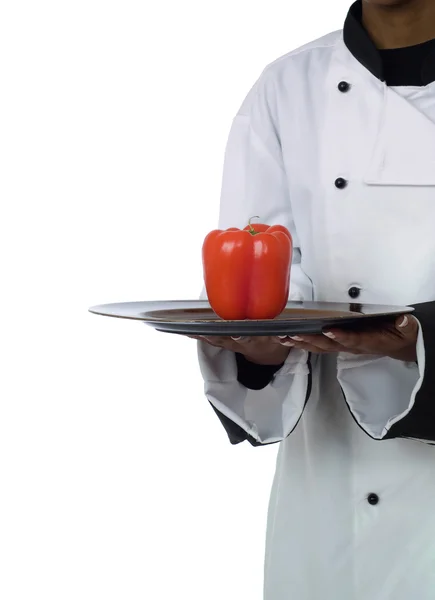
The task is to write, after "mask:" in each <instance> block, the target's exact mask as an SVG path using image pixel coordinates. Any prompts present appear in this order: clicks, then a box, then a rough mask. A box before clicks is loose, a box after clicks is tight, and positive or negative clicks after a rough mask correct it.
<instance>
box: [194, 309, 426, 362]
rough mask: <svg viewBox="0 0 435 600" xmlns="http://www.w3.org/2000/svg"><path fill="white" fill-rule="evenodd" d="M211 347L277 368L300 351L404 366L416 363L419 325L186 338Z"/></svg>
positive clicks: (406, 321) (404, 319) (407, 319)
mask: <svg viewBox="0 0 435 600" xmlns="http://www.w3.org/2000/svg"><path fill="white" fill-rule="evenodd" d="M189 337H193V338H194V339H199V340H202V341H205V342H207V343H208V344H210V345H212V346H216V347H218V348H223V349H225V350H230V351H232V352H239V353H240V354H243V355H244V356H245V357H246V358H247V359H248V360H249V361H250V362H253V363H256V364H262V365H279V364H281V363H283V362H284V361H285V360H286V358H287V357H288V355H289V352H290V350H291V348H301V349H303V350H308V351H309V352H313V353H314V354H337V353H339V352H347V353H350V354H370V355H376V356H386V357H389V358H394V359H396V360H401V361H404V362H415V361H416V360H417V350H416V346H417V337H418V322H417V320H416V319H415V318H414V317H412V316H410V315H407V316H401V317H399V318H398V319H396V321H395V322H394V323H392V324H388V325H385V326H384V327H378V328H377V329H373V330H367V331H362V332H352V331H343V330H340V329H331V330H330V331H326V332H324V334H323V335H303V336H293V337H289V336H284V337H280V338H278V337H245V338H230V337H217V336H216V337H215V336H211V337H204V336H200V337H198V336H189Z"/></svg>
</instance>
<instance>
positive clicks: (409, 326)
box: [396, 315, 418, 335]
mask: <svg viewBox="0 0 435 600" xmlns="http://www.w3.org/2000/svg"><path fill="white" fill-rule="evenodd" d="M396 329H397V330H398V331H400V333H402V334H403V335H407V334H409V333H411V332H414V331H415V330H416V329H418V324H417V320H416V319H414V317H412V316H411V315H402V316H401V317H399V318H398V319H396Z"/></svg>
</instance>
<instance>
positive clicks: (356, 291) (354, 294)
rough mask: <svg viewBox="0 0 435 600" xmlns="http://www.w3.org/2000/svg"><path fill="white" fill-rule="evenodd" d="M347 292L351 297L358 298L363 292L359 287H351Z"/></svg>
mask: <svg viewBox="0 0 435 600" xmlns="http://www.w3.org/2000/svg"><path fill="white" fill-rule="evenodd" d="M347 293H348V294H349V296H350V297H351V298H358V296H359V295H360V294H361V290H360V289H359V288H357V287H351V288H350V289H349V291H348V292H347Z"/></svg>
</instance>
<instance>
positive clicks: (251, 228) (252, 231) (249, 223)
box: [248, 216, 260, 235]
mask: <svg viewBox="0 0 435 600" xmlns="http://www.w3.org/2000/svg"><path fill="white" fill-rule="evenodd" d="M259 218H260V217H258V216H256V217H251V218H250V219H249V221H248V226H249V227H250V229H248V231H249V233H250V234H251V235H257V232H256V231H255V229H254V228H253V227H252V225H251V221H252V219H259Z"/></svg>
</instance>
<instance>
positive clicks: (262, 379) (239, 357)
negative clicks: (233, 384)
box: [236, 352, 284, 390]
mask: <svg viewBox="0 0 435 600" xmlns="http://www.w3.org/2000/svg"><path fill="white" fill-rule="evenodd" d="M236 363H237V381H238V382H239V383H241V384H242V385H243V386H244V387H246V388H248V389H250V390H262V389H264V388H265V387H266V386H268V385H269V383H270V382H271V381H272V379H273V377H274V375H275V373H276V372H277V371H279V370H280V369H281V367H282V366H283V365H284V363H281V364H280V365H257V364H254V363H251V362H249V360H247V359H246V358H245V357H244V356H243V354H239V353H238V352H236Z"/></svg>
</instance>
